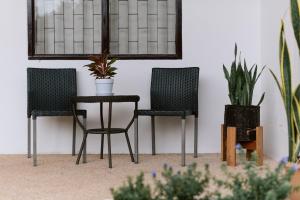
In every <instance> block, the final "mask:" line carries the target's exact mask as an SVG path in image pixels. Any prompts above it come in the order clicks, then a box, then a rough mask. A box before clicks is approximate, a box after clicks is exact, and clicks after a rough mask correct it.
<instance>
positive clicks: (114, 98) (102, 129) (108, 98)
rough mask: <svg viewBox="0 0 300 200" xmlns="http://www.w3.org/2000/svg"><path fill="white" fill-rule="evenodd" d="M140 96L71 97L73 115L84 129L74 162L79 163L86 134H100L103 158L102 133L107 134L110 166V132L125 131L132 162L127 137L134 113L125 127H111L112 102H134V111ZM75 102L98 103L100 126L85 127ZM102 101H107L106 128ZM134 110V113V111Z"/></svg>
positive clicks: (101, 156) (84, 146)
mask: <svg viewBox="0 0 300 200" xmlns="http://www.w3.org/2000/svg"><path fill="white" fill-rule="evenodd" d="M139 100H140V97H139V96H137V95H114V96H77V97H73V98H72V99H71V101H72V110H73V115H74V117H75V119H76V121H77V123H78V124H79V126H80V127H81V128H82V129H83V131H84V136H83V140H82V144H81V147H80V151H79V154H78V157H77V161H76V164H79V161H80V158H81V155H82V152H83V150H84V149H85V148H86V139H87V136H88V134H101V155H100V158H101V159H103V146H104V135H105V134H106V135H107V143H108V158H109V168H112V159H111V140H110V135H111V134H118V133H125V137H126V141H127V144H128V148H129V153H130V156H131V161H132V162H134V156H133V153H132V149H131V145H130V141H129V137H128V130H129V128H130V127H131V125H132V124H133V122H134V118H135V114H133V117H132V119H131V120H130V122H129V124H128V125H127V127H126V128H112V127H111V120H112V103H123V102H129V103H130V102H132V103H134V104H135V111H136V110H137V109H138V102H139ZM77 103H100V122H101V124H100V128H96V129H87V127H86V125H85V124H84V123H82V122H81V121H80V120H79V118H78V116H77V115H76V112H75V110H76V105H77ZM103 103H108V125H107V128H105V126H104V120H103ZM135 111H134V113H135ZM84 160H85V153H84Z"/></svg>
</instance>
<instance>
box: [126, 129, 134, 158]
mask: <svg viewBox="0 0 300 200" xmlns="http://www.w3.org/2000/svg"><path fill="white" fill-rule="evenodd" d="M125 137H126V141H127V145H128V149H129V153H130V157H131V162H134V157H133V153H132V149H131V145H130V140H129V137H128V133H127V132H125Z"/></svg>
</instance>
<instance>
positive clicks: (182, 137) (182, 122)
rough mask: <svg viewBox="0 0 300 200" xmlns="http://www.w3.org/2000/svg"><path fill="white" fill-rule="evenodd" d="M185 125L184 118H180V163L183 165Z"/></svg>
mask: <svg viewBox="0 0 300 200" xmlns="http://www.w3.org/2000/svg"><path fill="white" fill-rule="evenodd" d="M185 126H186V121H185V118H182V120H181V128H182V132H181V165H182V166H183V167H184V166H185Z"/></svg>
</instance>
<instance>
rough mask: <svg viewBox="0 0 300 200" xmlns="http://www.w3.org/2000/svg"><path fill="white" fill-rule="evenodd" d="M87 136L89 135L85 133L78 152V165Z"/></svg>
mask: <svg viewBox="0 0 300 200" xmlns="http://www.w3.org/2000/svg"><path fill="white" fill-rule="evenodd" d="M87 136H88V134H87V133H84V135H83V140H82V143H81V146H80V150H79V153H78V156H77V160H76V165H78V164H79V162H80V158H81V155H82V152H83V151H84V148H85V146H86V139H87Z"/></svg>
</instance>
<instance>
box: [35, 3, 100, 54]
mask: <svg viewBox="0 0 300 200" xmlns="http://www.w3.org/2000/svg"><path fill="white" fill-rule="evenodd" d="M101 3H102V0H35V28H36V30H35V33H36V34H35V53H36V54H99V53H101V24H102V10H101Z"/></svg>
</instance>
